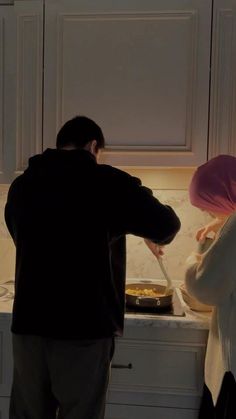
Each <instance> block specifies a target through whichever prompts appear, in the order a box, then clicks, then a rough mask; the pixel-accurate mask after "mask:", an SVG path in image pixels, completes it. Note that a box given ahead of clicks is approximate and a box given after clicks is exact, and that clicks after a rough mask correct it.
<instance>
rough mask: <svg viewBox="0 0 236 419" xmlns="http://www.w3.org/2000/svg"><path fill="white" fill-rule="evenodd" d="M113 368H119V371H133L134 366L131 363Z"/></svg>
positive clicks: (115, 365) (113, 366)
mask: <svg viewBox="0 0 236 419" xmlns="http://www.w3.org/2000/svg"><path fill="white" fill-rule="evenodd" d="M111 368H117V369H128V370H131V369H132V368H133V365H132V364H131V362H130V363H129V364H127V365H123V364H112V365H111Z"/></svg>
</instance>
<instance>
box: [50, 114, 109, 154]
mask: <svg viewBox="0 0 236 419" xmlns="http://www.w3.org/2000/svg"><path fill="white" fill-rule="evenodd" d="M93 140H96V141H97V146H96V151H98V150H99V149H101V148H104V147H105V139H104V136H103V133H102V130H101V128H100V127H99V126H98V125H97V124H96V122H94V121H93V120H92V119H90V118H87V117H86V116H76V117H74V118H72V119H70V120H69V121H67V122H66V123H65V124H64V125H63V126H62V128H61V129H60V131H59V132H58V134H57V141H56V146H57V148H63V147H66V146H73V147H75V148H84V147H85V146H86V144H88V143H89V142H90V141H93Z"/></svg>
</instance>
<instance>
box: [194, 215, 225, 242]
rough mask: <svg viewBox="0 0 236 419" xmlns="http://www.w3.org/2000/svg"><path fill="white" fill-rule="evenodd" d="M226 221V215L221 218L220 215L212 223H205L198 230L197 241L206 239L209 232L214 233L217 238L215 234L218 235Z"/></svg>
mask: <svg viewBox="0 0 236 419" xmlns="http://www.w3.org/2000/svg"><path fill="white" fill-rule="evenodd" d="M224 222H225V217H224V218H220V217H216V218H214V219H213V220H212V221H211V222H210V223H208V224H207V225H205V227H202V228H199V230H197V233H196V240H197V241H204V240H205V238H206V237H207V235H208V234H209V233H213V236H214V238H215V235H216V233H217V231H219V230H220V228H221V227H222V226H223V224H224Z"/></svg>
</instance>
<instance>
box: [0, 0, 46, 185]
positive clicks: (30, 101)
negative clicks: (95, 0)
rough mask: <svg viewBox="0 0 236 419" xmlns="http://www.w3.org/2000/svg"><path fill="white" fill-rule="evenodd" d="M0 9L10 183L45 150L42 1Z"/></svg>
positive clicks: (0, 151) (1, 128)
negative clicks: (32, 157)
mask: <svg viewBox="0 0 236 419" xmlns="http://www.w3.org/2000/svg"><path fill="white" fill-rule="evenodd" d="M8 3H9V4H8V5H0V68H1V72H0V182H1V183H9V182H10V181H11V180H12V179H13V177H15V176H16V175H18V174H19V173H21V171H22V170H23V169H24V168H25V166H26V164H27V161H28V158H29V157H30V156H31V155H32V154H35V153H36V152H39V151H41V150H42V28H43V21H42V18H43V4H42V2H41V1H40V0H32V1H30V2H29V1H20V0H19V1H17V2H15V3H14V4H12V5H11V4H10V2H8Z"/></svg>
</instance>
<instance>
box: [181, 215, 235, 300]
mask: <svg viewBox="0 0 236 419" xmlns="http://www.w3.org/2000/svg"><path fill="white" fill-rule="evenodd" d="M235 279H236V215H233V216H231V217H230V218H229V219H228V221H227V222H226V224H225V225H224V227H223V228H222V230H221V232H220V234H219V237H218V238H217V239H216V240H215V242H214V243H213V245H212V246H211V248H210V249H209V250H208V251H207V252H206V253H204V255H203V256H202V260H201V261H199V262H195V263H193V264H192V265H191V266H190V267H189V268H188V269H187V271H186V275H185V284H186V289H187V291H188V292H189V293H190V294H191V295H193V296H194V297H195V298H197V299H198V300H199V301H201V302H202V303H205V304H210V305H218V304H220V303H221V302H222V301H224V300H225V299H226V298H228V297H229V295H230V294H231V293H232V292H233V291H234V289H235V287H236V281H235Z"/></svg>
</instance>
